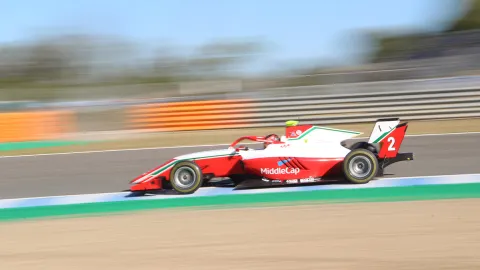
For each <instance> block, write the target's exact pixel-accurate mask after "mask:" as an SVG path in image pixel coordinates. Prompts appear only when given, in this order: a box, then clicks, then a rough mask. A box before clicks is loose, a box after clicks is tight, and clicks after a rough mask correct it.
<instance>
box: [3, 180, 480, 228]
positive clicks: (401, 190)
mask: <svg viewBox="0 0 480 270" xmlns="http://www.w3.org/2000/svg"><path fill="white" fill-rule="evenodd" d="M458 198H480V183H473V184H447V185H424V186H406V187H382V188H364V189H363V188H362V189H343V190H338V189H337V190H315V191H298V192H278V193H257V194H237V195H220V196H206V197H182V196H178V197H176V198H174V199H162V200H154V199H153V200H135V201H121V202H104V203H86V204H74V205H58V206H40V207H25V208H10V209H0V220H2V221H8V220H20V219H30V218H43V217H54V216H71V215H84V214H90V215H92V214H106V213H115V212H125V211H138V210H149V209H161V208H174V207H195V206H196V207H198V206H203V207H205V206H225V205H227V206H233V205H240V206H241V205H249V204H262V203H295V202H309V201H310V202H311V201H317V202H330V203H332V202H337V203H338V202H386V201H409V200H434V199H458ZM272 211H275V210H272Z"/></svg>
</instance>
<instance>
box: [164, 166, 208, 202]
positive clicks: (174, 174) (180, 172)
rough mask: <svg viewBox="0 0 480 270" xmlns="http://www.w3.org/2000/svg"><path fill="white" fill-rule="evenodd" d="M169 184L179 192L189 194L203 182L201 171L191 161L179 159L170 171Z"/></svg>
mask: <svg viewBox="0 0 480 270" xmlns="http://www.w3.org/2000/svg"><path fill="white" fill-rule="evenodd" d="M170 184H171V185H172V188H173V189H174V190H175V191H177V192H178V193H181V194H191V193H194V192H195V191H197V190H198V189H199V188H200V187H201V186H202V184H203V173H202V170H201V169H200V167H198V165H197V164H196V163H195V162H193V161H188V160H187V161H180V162H179V163H177V164H175V165H174V166H173V168H172V170H171V171H170Z"/></svg>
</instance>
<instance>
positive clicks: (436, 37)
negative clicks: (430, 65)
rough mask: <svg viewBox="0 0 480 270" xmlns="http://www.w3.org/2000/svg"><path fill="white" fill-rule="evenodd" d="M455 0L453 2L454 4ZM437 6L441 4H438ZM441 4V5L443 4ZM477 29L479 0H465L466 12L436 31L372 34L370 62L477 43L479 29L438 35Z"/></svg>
mask: <svg viewBox="0 0 480 270" xmlns="http://www.w3.org/2000/svg"><path fill="white" fill-rule="evenodd" d="M459 3H460V2H459V1H458V0H455V1H453V3H452V4H453V5H458V4H459ZM440 6H441V5H440ZM444 7H445V6H443V8H444ZM475 30H480V0H472V1H469V3H468V8H467V10H466V12H465V13H464V14H463V15H462V16H460V17H458V18H454V20H453V21H451V22H450V23H448V24H447V26H446V27H445V29H443V31H440V32H438V33H422V32H420V33H414V34H405V35H393V36H390V35H387V34H384V35H382V34H376V35H373V36H372V39H373V40H374V43H375V44H377V46H378V48H377V50H376V51H375V52H374V54H373V55H372V57H371V61H372V62H373V63H379V62H387V61H397V60H409V59H418V58H429V57H436V56H441V54H442V53H443V52H444V51H447V50H451V49H456V50H461V49H463V48H468V46H472V45H473V46H479V45H480V32H475V33H472V34H467V33H466V34H464V37H459V38H458V39H454V38H452V39H441V37H442V36H443V35H449V34H451V35H453V34H455V33H458V32H465V31H475Z"/></svg>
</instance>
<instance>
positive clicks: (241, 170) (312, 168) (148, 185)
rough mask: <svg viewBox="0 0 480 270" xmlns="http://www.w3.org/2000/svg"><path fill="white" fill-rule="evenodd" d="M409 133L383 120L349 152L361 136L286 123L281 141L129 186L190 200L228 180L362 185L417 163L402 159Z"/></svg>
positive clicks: (185, 158)
mask: <svg viewBox="0 0 480 270" xmlns="http://www.w3.org/2000/svg"><path fill="white" fill-rule="evenodd" d="M407 127H408V123H407V122H405V123H400V120H399V119H398V118H390V119H379V120H377V121H376V123H375V125H374V127H373V130H372V132H371V134H370V137H369V139H368V141H360V142H356V143H354V144H353V145H351V146H349V147H347V146H346V144H345V141H346V140H348V139H352V138H354V137H357V136H358V135H360V134H362V133H361V132H356V131H350V130H340V129H333V128H327V127H321V126H315V125H308V124H306V125H299V122H298V121H287V123H286V128H285V131H286V133H285V135H282V136H278V135H276V134H270V135H268V136H244V137H240V138H238V139H237V140H235V141H234V142H233V143H232V144H231V145H230V146H229V147H228V148H226V149H221V150H210V151H202V152H196V153H191V154H187V155H181V156H178V157H174V158H172V159H170V160H168V161H167V162H165V163H164V164H162V165H160V166H158V167H156V168H153V169H152V170H150V171H148V172H146V173H144V174H142V175H139V176H138V177H136V178H135V179H133V180H131V181H130V185H131V186H130V191H132V192H143V193H146V192H149V191H152V192H153V191H158V190H162V189H173V190H175V191H176V192H178V193H180V194H190V193H194V192H195V191H196V190H198V189H199V188H200V187H202V186H203V185H205V183H207V182H208V181H210V180H212V179H213V178H225V177H228V178H230V179H231V180H232V181H233V182H234V184H235V185H239V184H240V183H241V182H242V181H245V180H247V179H254V180H258V181H261V182H263V181H266V182H270V183H280V184H299V183H312V182H322V181H324V179H329V178H330V179H331V178H332V177H333V178H338V179H339V180H347V181H348V182H350V183H353V184H364V183H368V182H369V181H371V180H372V179H374V178H376V177H378V176H382V175H383V174H384V169H385V168H386V167H387V166H389V165H391V164H393V163H395V162H399V161H407V160H413V153H399V149H400V146H401V144H402V142H403V139H404V137H405V133H406V131H407ZM244 140H249V141H252V142H258V143H263V148H262V149H252V148H249V147H247V146H244V145H238V143H239V142H241V141H244Z"/></svg>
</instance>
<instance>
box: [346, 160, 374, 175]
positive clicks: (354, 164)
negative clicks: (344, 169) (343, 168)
mask: <svg viewBox="0 0 480 270" xmlns="http://www.w3.org/2000/svg"><path fill="white" fill-rule="evenodd" d="M371 168H372V162H371V161H370V159H368V158H367V157H363V156H357V157H354V158H353V159H352V161H351V162H350V164H349V170H350V173H351V174H352V175H353V176H355V177H356V178H364V177H366V176H368V174H369V173H370V171H371Z"/></svg>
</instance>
